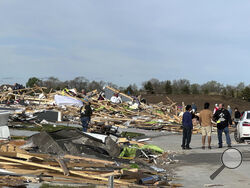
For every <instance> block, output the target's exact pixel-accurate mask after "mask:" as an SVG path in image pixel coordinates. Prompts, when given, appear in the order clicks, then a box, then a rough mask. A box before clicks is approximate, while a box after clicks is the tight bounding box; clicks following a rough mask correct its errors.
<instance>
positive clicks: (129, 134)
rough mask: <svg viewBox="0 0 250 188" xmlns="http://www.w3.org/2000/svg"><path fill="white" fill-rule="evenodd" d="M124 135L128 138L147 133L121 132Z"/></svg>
mask: <svg viewBox="0 0 250 188" xmlns="http://www.w3.org/2000/svg"><path fill="white" fill-rule="evenodd" d="M121 136H122V137H126V138H136V137H139V136H145V134H143V133H135V132H126V131H125V132H122V134H121Z"/></svg>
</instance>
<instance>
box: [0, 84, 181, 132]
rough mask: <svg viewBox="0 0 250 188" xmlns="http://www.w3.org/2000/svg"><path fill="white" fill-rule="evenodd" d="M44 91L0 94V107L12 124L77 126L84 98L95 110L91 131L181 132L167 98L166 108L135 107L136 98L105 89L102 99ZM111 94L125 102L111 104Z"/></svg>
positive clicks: (92, 94)
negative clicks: (110, 128)
mask: <svg viewBox="0 0 250 188" xmlns="http://www.w3.org/2000/svg"><path fill="white" fill-rule="evenodd" d="M45 90H46V88H43V87H38V86H36V87H34V88H25V89H19V90H14V91H5V92H0V103H2V105H1V106H0V107H2V109H6V105H8V110H12V112H13V113H11V115H10V119H11V120H12V122H13V124H15V122H32V123H34V122H35V123H36V124H39V123H40V122H41V121H42V120H43V119H45V120H47V121H49V122H64V123H68V124H80V119H79V109H80V106H81V105H83V104H84V103H85V99H86V98H87V99H88V100H91V104H92V108H93V110H94V113H93V116H92V118H91V125H92V129H96V130H98V129H100V128H103V126H104V125H113V126H116V127H121V128H126V127H136V128H142V129H151V130H167V131H176V132H180V131H182V129H181V126H180V124H181V117H179V116H178V114H179V111H178V109H177V105H176V103H175V102H173V101H172V100H171V99H169V98H167V99H168V101H169V104H168V105H163V103H158V104H145V103H142V102H140V101H139V105H138V103H136V102H137V101H138V99H137V98H135V97H131V96H127V95H125V94H123V93H119V91H117V90H115V89H113V88H111V87H108V86H107V87H105V90H104V91H105V96H106V98H104V100H98V98H99V94H98V92H97V91H96V90H95V91H92V92H89V93H87V94H85V95H83V94H81V93H77V92H76V91H74V90H73V91H74V92H71V91H70V90H63V91H56V92H51V91H50V92H49V93H46V92H45ZM113 93H119V95H120V96H121V98H122V101H125V102H123V103H120V104H115V103H112V102H111V101H110V100H109V99H110V94H113ZM107 96H108V97H107ZM135 104H136V105H135ZM92 131H93V130H92Z"/></svg>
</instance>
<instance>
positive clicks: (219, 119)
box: [213, 108, 232, 129]
mask: <svg viewBox="0 0 250 188" xmlns="http://www.w3.org/2000/svg"><path fill="white" fill-rule="evenodd" d="M213 118H214V120H215V121H216V123H217V128H218V129H224V128H225V127H228V124H230V125H232V119H231V116H230V113H229V112H228V110H226V109H224V108H223V109H221V110H217V111H216V112H215V114H214V116H213Z"/></svg>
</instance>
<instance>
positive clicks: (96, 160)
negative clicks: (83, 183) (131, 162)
mask: <svg viewBox="0 0 250 188" xmlns="http://www.w3.org/2000/svg"><path fill="white" fill-rule="evenodd" d="M64 158H66V159H78V160H85V161H89V162H94V163H104V164H109V165H113V164H115V162H113V161H106V160H101V159H93V158H88V157H80V156H74V155H64Z"/></svg>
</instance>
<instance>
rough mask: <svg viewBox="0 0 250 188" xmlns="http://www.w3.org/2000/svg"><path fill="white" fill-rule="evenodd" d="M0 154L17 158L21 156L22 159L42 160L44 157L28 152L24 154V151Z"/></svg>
mask: <svg viewBox="0 0 250 188" xmlns="http://www.w3.org/2000/svg"><path fill="white" fill-rule="evenodd" d="M0 156H6V157H17V158H22V159H27V160H30V159H38V160H41V161H43V160H44V159H43V158H41V157H34V156H32V155H29V154H24V153H16V152H0Z"/></svg>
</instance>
